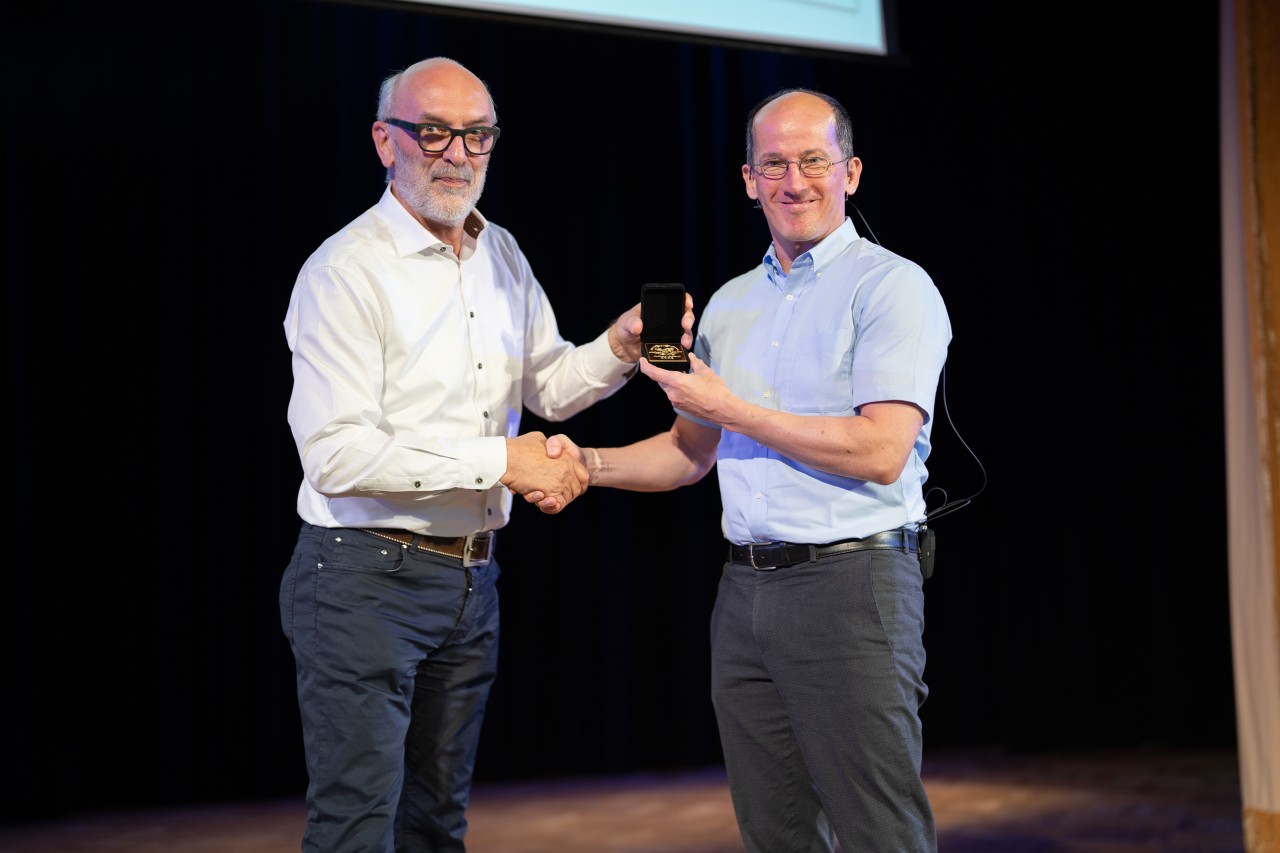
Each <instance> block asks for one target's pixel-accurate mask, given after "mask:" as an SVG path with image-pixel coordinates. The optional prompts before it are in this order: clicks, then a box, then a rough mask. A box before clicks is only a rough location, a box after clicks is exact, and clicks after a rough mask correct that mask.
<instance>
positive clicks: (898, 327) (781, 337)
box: [694, 218, 951, 545]
mask: <svg viewBox="0 0 1280 853" xmlns="http://www.w3.org/2000/svg"><path fill="white" fill-rule="evenodd" d="M950 342H951V323H950V320H949V318H948V316H947V310H946V306H945V305H944V304H943V301H942V296H941V294H940V293H939V292H938V289H937V287H936V286H935V285H934V283H933V280H932V279H931V278H930V277H929V275H928V274H927V273H926V272H925V271H924V270H923V269H922V268H921V267H920V266H919V265H918V264H916V263H914V262H912V261H909V260H907V259H906V258H903V257H901V256H899V255H896V254H894V253H893V252H890V251H888V250H886V249H884V248H882V247H880V246H878V245H877V244H875V243H873V242H871V241H870V240H867V239H865V238H862V237H860V236H859V235H858V233H857V231H856V230H855V229H854V227H853V222H852V221H851V220H849V219H847V218H846V219H845V222H844V224H843V225H841V226H840V227H839V228H838V229H836V230H835V231H834V232H832V233H831V234H830V235H828V236H827V238H826V239H824V240H823V241H822V242H821V243H819V244H818V245H816V246H814V247H813V249H811V250H810V251H808V252H806V253H805V254H803V255H801V256H800V257H798V258H796V260H795V262H794V263H793V264H792V266H791V271H790V273H789V274H788V273H784V272H783V271H782V268H781V266H779V265H778V263H777V260H776V257H775V255H774V252H773V247H772V246H770V248H769V251H768V252H767V253H766V254H765V257H764V259H763V261H762V262H761V264H760V265H759V266H758V267H756V268H755V269H753V270H751V271H750V272H747V273H745V274H743V275H740V276H738V277H737V278H734V279H732V280H730V281H729V282H727V283H726V284H724V285H723V286H722V287H721V288H720V289H719V290H717V291H716V292H715V293H714V294H713V295H712V297H711V299H710V300H708V302H707V305H706V309H705V310H704V311H703V313H702V317H701V320H700V321H699V326H698V334H697V340H696V342H695V345H694V351H695V352H696V353H697V354H698V356H699V357H700V358H701V359H702V360H703V361H705V362H706V363H707V364H708V365H710V366H711V368H712V369H713V370H714V371H715V372H716V374H717V375H719V376H720V377H721V378H722V379H723V380H724V381H725V383H726V384H727V385H728V386H729V388H730V389H731V390H732V391H733V393H734V394H736V395H737V396H739V397H741V398H742V399H744V400H746V401H748V402H750V403H755V404H756V405H759V406H763V407H764V408H767V409H774V410H777V411H783V412H791V413H793V414H797V415H828V416H835V417H852V416H854V415H856V414H857V413H858V407H859V406H861V405H863V404H864V403H873V402H880V401H885V400H901V401H905V402H909V403H914V404H915V405H916V406H918V407H919V408H920V409H921V410H922V411H923V412H924V413H925V422H924V427H923V429H921V431H920V436H919V438H917V439H916V443H915V448H914V450H913V452H912V454H911V458H910V459H908V461H907V465H906V467H905V468H904V469H903V472H902V476H900V477H899V478H898V480H897V482H895V483H892V484H890V485H888V486H881V485H878V484H876V483H871V482H867V481H865V480H857V479H853V478H850V477H841V476H837V475H835V474H828V473H826V472H823V471H818V470H816V469H813V468H810V467H808V466H806V465H803V464H801V463H799V462H796V461H795V460H793V459H789V458H788V457H786V456H785V455H783V454H782V453H779V452H778V451H776V450H771V449H770V448H768V447H765V446H764V445H762V444H760V443H758V442H756V441H754V440H753V439H750V438H747V437H746V436H744V435H740V434H738V433H735V432H731V431H730V430H727V429H726V430H722V431H721V435H720V445H719V449H718V452H717V457H716V471H717V476H718V477H719V479H720V496H721V503H722V505H723V508H724V516H723V519H722V527H723V530H724V535H725V538H726V539H728V540H729V541H730V542H733V543H735V544H740V545H741V544H746V543H748V542H767V541H780V542H801V543H812V544H821V543H825V542H834V541H837V540H840V539H848V538H851V537H861V536H868V535H870V534H872V533H877V532H879V531H882V530H890V529H893V528H896V527H901V526H903V525H904V524H912V523H916V522H921V521H923V520H924V518H925V503H924V494H923V485H924V481H925V479H926V477H927V476H928V472H927V470H926V468H925V460H926V459H927V458H928V456H929V449H930V444H929V436H930V432H931V431H932V426H933V408H934V399H935V395H936V393H937V388H938V379H939V376H940V374H941V371H942V366H943V363H944V361H945V360H946V354H947V346H948V344H949V343H950Z"/></svg>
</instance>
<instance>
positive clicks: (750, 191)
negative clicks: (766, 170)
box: [742, 164, 760, 201]
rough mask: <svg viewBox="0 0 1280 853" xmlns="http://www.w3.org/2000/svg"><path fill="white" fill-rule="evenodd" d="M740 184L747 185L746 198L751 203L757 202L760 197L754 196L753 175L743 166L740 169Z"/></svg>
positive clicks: (748, 167)
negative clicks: (750, 200)
mask: <svg viewBox="0 0 1280 853" xmlns="http://www.w3.org/2000/svg"><path fill="white" fill-rule="evenodd" d="M742 182H743V183H744V184H746V185H747V198H749V199H752V200H753V201H756V200H759V198H760V196H758V195H757V194H756V179H755V173H754V172H752V171H751V167H750V166H747V165H745V164H744V165H743V167H742Z"/></svg>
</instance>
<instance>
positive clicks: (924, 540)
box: [919, 527, 934, 580]
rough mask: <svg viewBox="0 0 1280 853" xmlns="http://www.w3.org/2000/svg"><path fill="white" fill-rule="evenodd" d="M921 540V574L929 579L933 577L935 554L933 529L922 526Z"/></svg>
mask: <svg viewBox="0 0 1280 853" xmlns="http://www.w3.org/2000/svg"><path fill="white" fill-rule="evenodd" d="M919 541H920V574H922V575H924V579H925V580H928V579H929V578H931V577H933V554H934V541H933V531H932V530H930V529H929V528H928V527H921V528H920V530H919Z"/></svg>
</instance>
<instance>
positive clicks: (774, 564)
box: [729, 527, 920, 569]
mask: <svg viewBox="0 0 1280 853" xmlns="http://www.w3.org/2000/svg"><path fill="white" fill-rule="evenodd" d="M872 548H879V549H886V548H891V549H894V550H898V551H910V552H913V553H915V552H918V551H919V550H920V540H919V537H918V536H917V534H916V531H914V530H907V529H906V528H903V527H899V528H898V529H896V530H886V531H884V532H883V533H873V534H871V535H870V536H864V537H862V538H861V539H842V540H840V541H839V542H831V543H828V544H826V545H797V544H795V543H792V542H753V543H751V544H749V545H732V544H731V545H730V546H729V559H730V560H731V561H732V562H735V563H746V564H747V565H748V566H751V567H753V568H756V569H785V568H786V567H787V566H794V565H795V564H796V563H807V562H815V561H817V559H818V558H819V557H828V556H830V555H832V554H844V553H846V552H848V551H865V550H868V549H872Z"/></svg>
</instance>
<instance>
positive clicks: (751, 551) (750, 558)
mask: <svg viewBox="0 0 1280 853" xmlns="http://www.w3.org/2000/svg"><path fill="white" fill-rule="evenodd" d="M757 545H758V546H759V547H760V548H761V549H764V548H772V547H776V543H773V542H759V543H757V542H751V543H749V544H748V545H747V562H748V563H749V564H750V566H751V568H753V569H761V570H766V569H776V568H778V565H779V564H778V563H773V564H771V565H767V566H763V565H758V564H757V563H756V547H757Z"/></svg>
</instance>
